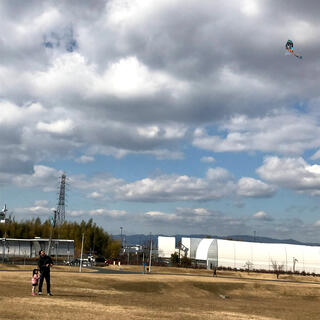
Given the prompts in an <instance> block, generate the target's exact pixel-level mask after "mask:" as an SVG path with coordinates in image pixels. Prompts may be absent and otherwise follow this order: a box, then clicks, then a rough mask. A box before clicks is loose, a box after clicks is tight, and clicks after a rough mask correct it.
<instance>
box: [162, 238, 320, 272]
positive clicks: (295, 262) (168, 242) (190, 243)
mask: <svg viewBox="0 0 320 320" xmlns="http://www.w3.org/2000/svg"><path fill="white" fill-rule="evenodd" d="M181 248H182V249H181ZM179 250H180V254H181V256H183V255H184V252H183V251H185V252H186V256H187V257H188V258H191V259H194V260H197V261H199V262H202V263H206V265H207V268H208V269H210V268H213V267H224V268H233V269H246V268H248V265H250V267H251V269H255V270H270V271H272V270H273V263H276V264H277V265H282V266H283V270H284V271H293V272H294V271H298V272H302V271H304V272H307V273H316V274H320V247H318V246H306V245H293V244H285V243H259V242H244V241H233V240H222V239H198V238H184V237H183V238H182V239H181V246H180V249H179V248H176V239H175V237H160V236H159V237H158V256H159V257H160V258H170V257H171V254H173V253H175V252H179ZM181 250H183V251H182V252H181Z"/></svg>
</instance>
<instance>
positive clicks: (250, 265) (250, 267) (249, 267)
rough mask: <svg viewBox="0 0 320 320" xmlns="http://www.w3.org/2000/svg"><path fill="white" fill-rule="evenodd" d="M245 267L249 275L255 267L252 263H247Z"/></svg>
mask: <svg viewBox="0 0 320 320" xmlns="http://www.w3.org/2000/svg"><path fill="white" fill-rule="evenodd" d="M245 267H246V270H247V271H248V273H249V272H250V270H252V267H253V263H252V262H251V261H249V260H248V261H247V262H246V263H245Z"/></svg>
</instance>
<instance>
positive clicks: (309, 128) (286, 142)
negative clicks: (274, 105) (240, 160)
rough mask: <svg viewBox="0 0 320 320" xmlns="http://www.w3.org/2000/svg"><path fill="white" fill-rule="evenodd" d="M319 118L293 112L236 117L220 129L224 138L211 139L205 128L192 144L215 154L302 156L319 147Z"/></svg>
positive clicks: (199, 130) (200, 130)
mask: <svg viewBox="0 0 320 320" xmlns="http://www.w3.org/2000/svg"><path fill="white" fill-rule="evenodd" d="M319 124H320V118H316V117H314V116H313V115H309V114H307V115H301V114H299V113H297V112H293V111H282V112H275V113H273V114H272V115H268V116H265V117H259V118H248V117H247V116H234V117H232V118H231V119H230V120H229V121H227V122H224V123H223V124H221V126H220V130H221V131H223V135H225V137H222V135H221V136H218V135H215V136H210V135H208V134H207V132H206V130H205V129H203V128H198V129H196V130H195V132H194V139H193V144H194V145H195V146H196V147H199V148H201V149H205V150H210V151H213V152H252V151H262V152H276V153H280V154H294V155H299V154H302V153H303V152H304V151H305V150H308V149H310V148H316V147H319V146H320V139H319V136H318V134H320V129H319V128H320V127H319Z"/></svg>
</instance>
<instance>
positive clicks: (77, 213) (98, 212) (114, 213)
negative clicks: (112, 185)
mask: <svg viewBox="0 0 320 320" xmlns="http://www.w3.org/2000/svg"><path fill="white" fill-rule="evenodd" d="M126 214H127V212H126V211H125V210H109V209H104V208H100V209H92V210H72V211H71V212H70V215H71V216H72V217H85V216H107V217H113V218H119V217H123V216H125V215H126Z"/></svg>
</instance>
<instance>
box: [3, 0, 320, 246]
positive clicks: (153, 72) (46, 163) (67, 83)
mask: <svg viewBox="0 0 320 320" xmlns="http://www.w3.org/2000/svg"><path fill="white" fill-rule="evenodd" d="M319 10H320V2H319V1H311V0H308V1H296V0H259V1H255V0H228V1H223V0H203V1H200V2H199V1H195V0H194V1H193V0H190V1H181V0H170V1H169V0H161V1H158V0H110V1H106V0H104V1H102V0H94V1H93V0H92V1H88V0H77V1H75V0H69V1H50V0H45V1H40V0H33V1H18V0H7V1H6V0H3V1H1V2H0V28H1V30H2V32H1V35H0V56H1V59H0V205H1V206H2V205H4V204H5V203H6V204H7V207H8V209H9V212H10V213H11V214H12V215H13V216H14V217H15V219H16V220H28V219H33V218H36V217H40V218H41V219H42V220H45V219H48V217H49V216H50V215H52V210H53V209H54V208H55V207H56V205H57V192H58V187H59V177H61V175H62V173H65V174H66V175H67V182H68V184H67V196H66V197H67V207H66V219H67V220H70V221H81V220H88V219H90V218H92V219H93V220H94V221H95V222H96V223H97V224H98V225H100V226H102V227H103V228H104V229H105V230H106V231H107V232H108V233H111V234H119V233H120V227H122V228H123V232H124V233H125V234H135V233H144V234H149V233H150V232H152V233H153V234H158V233H161V234H167V235H172V234H177V233H180V234H210V235H218V236H227V235H232V234H248V235H253V234H254V233H256V235H257V236H266V237H274V238H278V239H287V238H293V239H296V240H301V241H311V242H316V241H318V242H319V241H320V215H319V213H320V111H319V110H320V109H319V104H320V91H319V83H320V72H319V70H320V62H319V61H320V60H319V52H320V45H319V41H318V39H319V38H320V28H319V24H320V21H319V18H318V12H319ZM288 39H291V40H292V41H293V43H294V49H295V51H296V52H298V53H299V54H302V56H303V59H302V60H300V59H297V58H295V57H294V56H291V55H287V54H286V52H285V43H286V41H287V40H288Z"/></svg>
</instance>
